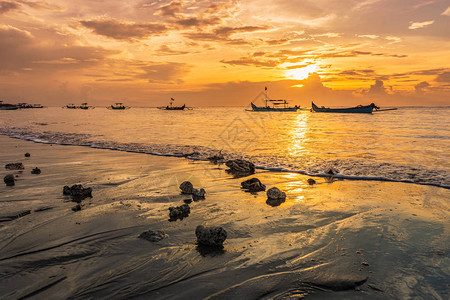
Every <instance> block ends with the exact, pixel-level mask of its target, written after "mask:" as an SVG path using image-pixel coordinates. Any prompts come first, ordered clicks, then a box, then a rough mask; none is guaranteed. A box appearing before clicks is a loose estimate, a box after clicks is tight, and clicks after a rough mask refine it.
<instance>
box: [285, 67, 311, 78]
mask: <svg viewBox="0 0 450 300" xmlns="http://www.w3.org/2000/svg"><path fill="white" fill-rule="evenodd" d="M295 67H296V65H292V66H290V67H289V70H287V71H286V78H288V79H296V80H304V79H306V78H308V77H309V75H310V74H312V73H315V72H317V66H316V65H308V66H301V67H300V66H299V68H295Z"/></svg>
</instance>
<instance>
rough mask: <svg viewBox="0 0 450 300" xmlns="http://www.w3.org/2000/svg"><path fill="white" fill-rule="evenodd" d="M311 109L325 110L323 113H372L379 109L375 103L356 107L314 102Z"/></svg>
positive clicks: (316, 110) (315, 110) (314, 110)
mask: <svg viewBox="0 0 450 300" xmlns="http://www.w3.org/2000/svg"><path fill="white" fill-rule="evenodd" d="M311 106H312V108H311V111H313V112H323V113H359V114H371V113H372V112H373V110H374V109H375V110H377V109H379V107H378V106H376V105H375V104H374V103H370V104H369V105H358V106H355V107H348V108H329V107H324V106H322V107H319V106H317V105H315V104H314V102H312V105H311Z"/></svg>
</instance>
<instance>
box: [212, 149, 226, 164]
mask: <svg viewBox="0 0 450 300" xmlns="http://www.w3.org/2000/svg"><path fill="white" fill-rule="evenodd" d="M223 159H224V156H223V155H222V151H219V153H218V154H217V155H213V156H210V157H208V160H209V161H210V162H213V163H215V164H217V163H218V162H219V161H220V160H223Z"/></svg>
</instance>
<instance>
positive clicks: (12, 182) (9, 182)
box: [3, 174, 16, 186]
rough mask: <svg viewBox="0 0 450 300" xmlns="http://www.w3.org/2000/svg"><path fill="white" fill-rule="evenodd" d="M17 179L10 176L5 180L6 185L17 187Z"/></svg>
mask: <svg viewBox="0 0 450 300" xmlns="http://www.w3.org/2000/svg"><path fill="white" fill-rule="evenodd" d="M15 180H16V179H15V178H14V175H13V174H8V175H6V176H5V177H4V178H3V181H4V182H5V183H6V185H7V186H13V185H15Z"/></svg>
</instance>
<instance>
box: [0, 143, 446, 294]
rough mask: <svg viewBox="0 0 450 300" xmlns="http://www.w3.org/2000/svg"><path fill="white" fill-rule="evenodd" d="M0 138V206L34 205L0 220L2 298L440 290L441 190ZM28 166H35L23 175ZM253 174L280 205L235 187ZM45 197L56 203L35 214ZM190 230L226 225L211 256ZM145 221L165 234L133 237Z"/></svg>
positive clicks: (48, 202)
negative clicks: (68, 192) (234, 169)
mask: <svg viewBox="0 0 450 300" xmlns="http://www.w3.org/2000/svg"><path fill="white" fill-rule="evenodd" d="M0 141H1V142H2V145H4V148H3V149H2V150H0V158H1V159H0V161H1V162H2V163H6V162H16V161H23V162H24V165H25V170H24V171H23V173H19V172H16V171H14V172H13V173H15V174H17V175H19V178H18V179H19V180H18V181H17V182H16V186H14V187H12V188H11V187H6V186H5V185H4V184H3V185H2V186H1V188H0V199H1V200H2V201H0V206H1V209H2V211H4V212H5V211H12V210H13V209H16V208H17V207H16V206H18V205H20V206H22V207H28V208H30V209H31V210H32V212H31V213H30V214H28V215H25V216H23V217H20V218H17V219H15V220H11V221H8V222H2V223H0V233H1V236H2V238H1V239H0V261H1V263H2V265H3V266H4V271H3V272H2V273H1V274H0V279H1V280H2V282H3V283H4V284H3V285H2V287H0V295H3V296H4V297H7V298H20V297H24V296H27V295H35V296H38V297H40V298H45V297H49V296H53V297H59V298H68V297H73V298H74V297H78V298H82V297H110V298H113V299H118V298H127V297H128V298H131V297H152V298H157V299H159V298H175V299H177V298H180V299H181V298H186V297H197V298H207V297H211V298H233V297H236V295H240V296H244V297H247V298H261V297H266V298H273V297H290V296H295V295H297V294H298V293H302V294H303V295H304V296H305V297H311V298H314V297H319V298H321V297H322V298H323V297H332V298H360V297H368V298H375V299H378V298H380V299H381V298H404V297H423V298H429V297H435V296H436V295H440V297H442V298H445V295H446V294H448V290H449V287H448V285H447V280H446V279H447V278H448V275H449V274H448V268H449V267H450V261H449V259H448V253H450V249H449V248H448V245H449V244H450V238H449V235H448V232H449V227H448V221H447V220H448V216H449V204H448V199H450V193H449V191H448V190H447V189H442V188H438V187H433V186H422V185H411V184H405V183H396V182H378V181H355V180H337V181H332V182H331V181H327V180H326V179H325V178H319V179H318V180H317V184H316V185H313V186H310V185H308V184H307V182H306V181H307V179H308V177H309V176H305V175H302V174H297V173H287V172H273V171H266V170H257V173H256V174H254V175H252V176H249V177H245V178H240V179H236V178H233V177H232V176H231V175H229V174H227V173H226V172H225V170H224V167H223V166H218V165H213V164H210V163H207V162H204V161H192V160H180V159H177V158H173V157H157V156H152V155H142V154H140V153H129V152H123V151H109V150H104V149H94V148H87V147H78V146H71V147H64V146H61V145H48V144H39V143H30V142H29V141H23V140H16V139H11V138H7V137H3V136H0ZM25 152H29V153H31V157H30V158H24V157H23V154H24V153H25ZM34 166H38V167H40V168H41V169H42V174H40V175H31V174H30V173H29V172H30V169H31V168H32V167H34ZM6 172H10V171H6V170H4V169H2V172H1V174H2V175H3V176H4V174H5V173H6ZM252 177H258V178H259V179H260V180H261V181H262V182H263V183H264V184H266V186H267V188H270V187H273V186H276V187H278V188H280V190H282V191H284V192H286V194H287V198H286V201H285V202H284V203H282V204H281V205H280V206H277V207H271V206H269V205H267V204H266V198H267V197H266V194H265V192H259V193H257V194H250V193H246V192H244V191H242V190H241V189H240V182H241V181H244V180H246V179H248V178H252ZM184 180H189V181H191V182H192V183H193V184H194V186H195V187H198V188H200V187H203V188H205V189H206V193H207V194H206V199H205V200H201V201H196V202H195V201H194V202H192V204H190V206H191V213H190V215H189V216H188V217H187V218H185V219H183V220H181V221H180V220H178V221H176V222H169V221H168V213H169V211H168V208H169V207H171V206H178V205H181V204H182V203H183V199H185V198H186V195H181V194H180V190H179V188H178V186H179V184H180V183H181V182H182V181H184ZM76 183H81V184H83V185H84V186H87V187H92V188H93V198H91V199H87V200H86V204H85V206H84V208H83V209H82V210H81V211H78V212H73V211H72V210H71V207H72V206H73V205H74V204H73V203H72V202H70V201H68V199H67V197H65V196H63V195H62V187H63V185H72V184H76ZM3 200H8V201H9V202H7V203H6V202H4V201H3ZM16 200H23V201H20V203H17V201H16ZM27 201H28V203H27ZM27 205H28V206H27ZM46 205H52V206H54V208H52V209H48V210H45V211H35V209H37V208H39V207H43V206H46ZM197 225H215V226H223V227H224V228H225V229H226V230H227V232H228V238H227V240H226V241H225V243H224V249H223V251H222V252H212V253H203V252H201V251H200V250H199V249H198V247H197V245H196V242H195V234H194V231H195V227H196V226H197ZM149 229H151V230H162V231H164V232H165V233H166V234H167V235H168V237H167V238H165V239H163V240H161V241H159V242H156V243H152V242H148V241H145V240H142V239H139V238H138V236H139V234H140V233H142V232H143V231H146V230H149Z"/></svg>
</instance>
